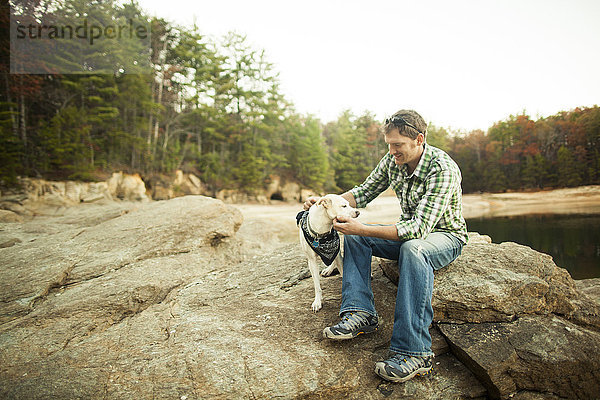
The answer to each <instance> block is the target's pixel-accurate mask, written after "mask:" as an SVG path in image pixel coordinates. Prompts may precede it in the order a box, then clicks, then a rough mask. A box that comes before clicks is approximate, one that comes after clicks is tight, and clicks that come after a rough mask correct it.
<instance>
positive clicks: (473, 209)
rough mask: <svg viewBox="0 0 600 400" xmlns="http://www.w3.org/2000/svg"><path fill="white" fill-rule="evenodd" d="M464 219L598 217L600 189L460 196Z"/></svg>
mask: <svg viewBox="0 0 600 400" xmlns="http://www.w3.org/2000/svg"><path fill="white" fill-rule="evenodd" d="M463 212H464V216H465V218H479V217H501V216H515V215H526V214H600V186H599V185H596V186H581V187H576V188H566V189H555V190H543V191H538V192H514V193H482V194H466V195H464V196H463Z"/></svg>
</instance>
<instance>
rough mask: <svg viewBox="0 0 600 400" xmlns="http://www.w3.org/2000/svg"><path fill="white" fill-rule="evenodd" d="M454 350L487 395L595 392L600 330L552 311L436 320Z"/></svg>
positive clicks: (599, 393)
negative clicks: (502, 318)
mask: <svg viewBox="0 0 600 400" xmlns="http://www.w3.org/2000/svg"><path fill="white" fill-rule="evenodd" d="M439 327H440V329H441V331H442V333H443V334H444V336H445V337H446V339H447V340H448V342H449V343H450V346H451V348H452V351H453V352H454V354H456V355H457V356H458V358H459V359H461V360H462V361H463V362H464V363H465V364H466V365H467V366H468V367H469V369H470V370H471V371H473V372H474V373H475V374H476V375H477V376H478V377H479V378H480V380H481V382H483V383H484V384H485V385H486V387H487V388H488V390H489V394H490V397H492V398H505V399H507V398H511V397H512V396H513V395H514V394H515V393H517V392H521V391H530V392H538V393H551V394H553V395H556V396H559V397H561V398H570V399H597V398H599V397H600V361H599V360H598V356H599V355H600V334H599V333H598V332H597V331H592V330H588V329H585V328H582V327H581V326H578V325H575V324H573V323H571V322H569V321H567V320H565V319H563V318H559V317H557V316H553V315H547V316H533V315H528V316H523V317H521V318H518V319H517V320H515V321H514V322H509V323H483V324H464V325H450V324H440V325H439Z"/></svg>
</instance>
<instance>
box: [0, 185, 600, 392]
mask: <svg viewBox="0 0 600 400" xmlns="http://www.w3.org/2000/svg"><path fill="white" fill-rule="evenodd" d="M292 208H294V207H292ZM241 209H242V212H240V210H239V208H237V207H233V206H231V205H227V204H224V203H223V202H222V201H220V200H216V199H213V198H208V197H203V196H184V197H178V198H175V199H171V200H168V201H108V200H100V201H95V202H92V203H84V204H81V205H80V206H78V207H54V208H53V209H52V210H53V212H52V213H50V212H48V213H38V214H36V215H30V216H25V217H24V219H23V220H22V221H21V222H13V223H3V224H1V225H0V244H2V246H0V265H2V268H1V269H0V278H1V279H0V293H1V295H0V296H1V301H0V397H1V398H6V399H45V398H89V399H106V398H125V399H128V398H142V399H144V398H173V399H184V398H185V399H214V398H217V399H219V398H222V399H256V398H283V399H293V398H308V399H317V398H348V399H383V398H405V397H408V398H413V399H447V398H474V399H484V398H502V399H509V398H513V399H557V398H598V397H600V289H599V288H600V279H592V280H586V281H573V280H572V279H571V277H570V276H569V274H568V273H567V272H566V270H564V269H562V268H559V267H557V266H556V265H555V264H554V262H553V261H552V259H551V257H550V256H547V255H545V254H542V253H539V252H536V251H534V250H532V249H530V248H528V247H525V246H521V245H518V244H515V243H502V244H493V243H489V240H488V238H486V237H482V236H479V235H476V234H472V240H471V242H470V244H469V245H468V246H466V247H465V249H464V251H463V254H462V255H461V257H459V259H457V260H456V261H455V262H454V263H452V264H451V265H450V266H448V267H447V268H445V269H443V270H440V271H438V273H437V277H436V283H435V285H436V286H435V289H434V290H435V291H434V310H435V322H434V324H433V326H432V328H431V331H432V335H433V337H434V338H435V340H434V351H435V353H436V359H435V360H436V361H435V364H436V365H435V373H434V374H433V375H432V376H430V377H426V378H417V379H414V380H411V381H409V382H407V383H405V384H399V385H398V384H390V383H386V382H384V381H382V380H380V379H379V378H378V377H377V376H376V375H375V374H374V373H373V364H374V362H376V361H378V360H379V359H381V358H384V357H385V355H386V349H387V346H388V345H389V337H390V334H391V323H392V319H393V318H392V315H393V304H394V301H393V299H394V296H395V291H396V289H395V286H394V284H393V268H391V269H390V268H389V265H388V266H387V267H386V264H385V263H384V262H382V261H381V260H374V262H373V271H374V279H373V290H374V293H375V298H376V304H377V308H378V311H379V312H380V314H381V317H382V321H383V322H382V325H381V329H380V330H379V331H378V332H377V333H375V334H373V335H368V336H365V337H359V338H357V339H355V340H353V341H350V342H344V343H331V342H329V341H327V340H324V339H323V338H322V337H321V330H322V328H323V327H324V326H327V325H328V324H330V323H332V322H334V321H335V320H336V319H337V311H338V304H339V301H340V285H341V280H340V278H339V276H334V277H331V278H328V279H325V280H324V281H323V282H322V286H323V291H324V298H325V304H324V307H323V309H322V310H321V311H320V312H319V313H317V314H313V313H312V312H311V311H310V302H311V296H312V294H311V293H312V292H311V290H312V283H311V282H310V280H309V279H304V278H306V277H307V276H308V274H307V269H306V261H305V260H304V258H303V256H302V254H301V252H300V251H299V248H298V246H297V244H295V243H288V242H287V241H286V240H285V239H283V238H287V236H286V235H287V233H285V232H283V228H282V227H281V226H280V225H281V224H280V222H281V218H275V217H274V218H275V220H274V221H270V220H268V218H265V214H264V209H263V214H262V217H260V218H255V217H253V214H252V212H248V211H249V210H250V209H249V208H244V207H241ZM48 210H50V209H48ZM286 210H287V209H286ZM253 212H256V213H257V214H256V215H258V216H260V215H259V214H260V211H259V210H258V209H256V210H254V211H253ZM282 212H283V211H282ZM242 214H244V215H245V216H246V218H244V216H243V215H242ZM290 219H293V216H291V217H290ZM286 229H287V228H286ZM279 238H282V240H279Z"/></svg>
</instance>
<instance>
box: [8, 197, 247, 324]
mask: <svg viewBox="0 0 600 400" xmlns="http://www.w3.org/2000/svg"><path fill="white" fill-rule="evenodd" d="M241 222H242V217H241V214H240V212H239V211H238V210H236V209H234V208H232V207H230V206H226V205H224V204H223V203H221V202H220V201H217V200H215V199H211V198H207V197H201V196H190V197H183V198H178V199H174V200H172V201H169V202H156V203H152V204H147V205H146V206H144V207H140V209H139V210H137V211H133V212H130V213H126V214H125V215H122V216H119V217H118V218H114V219H110V220H108V221H105V222H102V223H100V224H98V225H95V226H91V227H88V228H78V229H75V230H62V231H59V232H53V234H52V235H42V236H41V237H39V238H37V239H36V240H34V241H28V242H26V243H23V244H21V245H18V246H12V247H10V248H8V249H6V250H3V251H2V252H1V253H0V264H1V265H2V267H3V268H2V270H1V271H0V274H1V275H0V278H1V279H0V301H1V303H0V304H2V307H3V309H2V315H0V322H7V321H10V320H12V319H14V318H16V317H18V316H22V315H24V314H27V313H29V312H30V311H31V310H32V309H34V308H35V305H36V304H37V303H39V302H43V301H44V300H45V298H46V297H48V295H49V294H50V293H51V292H52V291H54V290H56V289H58V288H62V287H66V286H70V285H75V284H80V283H81V282H83V281H86V280H90V279H95V278H98V277H102V276H105V275H106V274H109V273H111V272H115V271H118V270H119V269H121V268H123V267H126V266H128V265H130V264H131V263H134V262H139V261H142V260H145V259H152V258H157V257H164V256H168V255H172V254H180V253H188V252H191V251H193V250H196V249H199V248H202V249H205V250H206V251H212V252H214V249H215V248H216V247H217V246H218V245H219V243H220V242H222V241H223V240H225V239H227V238H230V237H233V236H234V234H235V231H236V230H237V229H238V228H239V226H240V225H241ZM221 252H222V251H221ZM165 273H168V271H165Z"/></svg>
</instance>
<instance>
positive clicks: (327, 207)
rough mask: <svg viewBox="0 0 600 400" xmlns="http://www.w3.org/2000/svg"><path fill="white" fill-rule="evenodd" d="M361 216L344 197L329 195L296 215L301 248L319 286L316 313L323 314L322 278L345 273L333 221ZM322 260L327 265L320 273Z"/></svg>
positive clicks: (315, 306) (317, 288)
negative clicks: (336, 271) (338, 218)
mask: <svg viewBox="0 0 600 400" xmlns="http://www.w3.org/2000/svg"><path fill="white" fill-rule="evenodd" d="M359 214H360V212H359V211H358V210H357V209H355V208H353V207H350V204H349V203H348V201H347V200H346V199H344V198H343V197H342V196H339V195H337V194H328V195H326V196H323V197H321V198H320V199H319V200H318V201H317V202H316V203H315V204H313V205H312V206H311V207H310V208H309V209H308V211H301V212H300V213H298V215H297V216H296V222H297V224H298V227H299V229H298V232H299V240H300V247H301V249H302V250H303V251H304V253H305V254H306V258H307V259H308V269H309V270H310V274H311V276H312V279H313V283H314V286H315V300H314V301H313V303H312V306H311V308H312V310H313V312H317V311H319V310H320V309H321V307H322V303H323V293H322V291H321V282H320V280H319V275H322V276H329V275H331V274H332V273H333V272H334V271H335V270H336V269H337V270H338V271H339V273H340V275H342V274H343V260H342V255H341V252H340V237H339V234H338V233H337V231H335V230H334V229H333V220H334V219H335V218H336V217H337V216H339V215H343V216H347V217H350V218H356V217H358V215H359ZM319 258H320V259H321V260H322V261H323V263H324V264H325V265H326V266H327V268H325V269H324V270H323V272H321V273H320V274H319V270H320V268H319Z"/></svg>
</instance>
